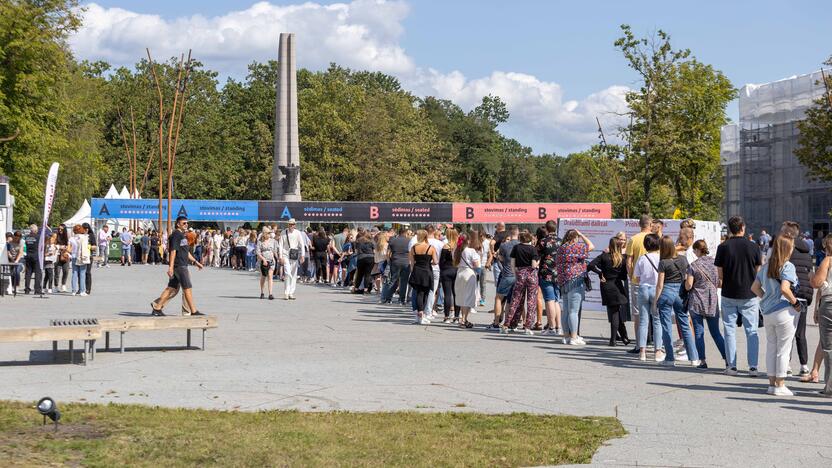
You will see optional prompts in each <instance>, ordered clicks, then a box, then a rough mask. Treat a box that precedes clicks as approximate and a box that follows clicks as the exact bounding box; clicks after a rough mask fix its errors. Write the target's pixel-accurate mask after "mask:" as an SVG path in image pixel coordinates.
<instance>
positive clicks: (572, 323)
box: [560, 276, 586, 335]
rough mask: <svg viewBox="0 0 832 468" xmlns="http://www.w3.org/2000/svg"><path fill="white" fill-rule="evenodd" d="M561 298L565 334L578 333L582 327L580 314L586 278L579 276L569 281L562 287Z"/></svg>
mask: <svg viewBox="0 0 832 468" xmlns="http://www.w3.org/2000/svg"><path fill="white" fill-rule="evenodd" d="M560 290H561V298H562V299H563V319H562V320H563V333H564V334H567V335H569V334H572V333H575V334H577V333H578V327H579V325H580V323H579V318H578V312H579V311H580V310H581V305H582V304H583V302H584V295H585V294H586V291H585V289H584V277H583V276H579V277H577V278H574V279H572V280H569V281H567V282H566V283H564V284H563V285H562V286H561V287H560Z"/></svg>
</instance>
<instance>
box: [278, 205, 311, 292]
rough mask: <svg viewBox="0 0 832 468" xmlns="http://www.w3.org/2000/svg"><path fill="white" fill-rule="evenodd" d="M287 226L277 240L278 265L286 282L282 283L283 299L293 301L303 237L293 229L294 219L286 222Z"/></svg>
mask: <svg viewBox="0 0 832 468" xmlns="http://www.w3.org/2000/svg"><path fill="white" fill-rule="evenodd" d="M288 224H289V226H288V227H287V228H286V229H285V230H284V231H283V233H282V234H281V235H280V239H279V240H278V249H277V251H278V253H279V259H280V264H281V265H283V271H284V274H285V276H286V280H285V282H284V283H283V297H284V299H286V300H287V301H290V300H291V301H293V300H295V288H296V287H297V284H298V266H299V265H300V264H302V263H303V255H304V251H305V245H304V241H303V235H302V234H301V233H300V231H298V230H297V229H295V226H296V225H297V223H296V222H295V218H292V219H290V220H289V222H288Z"/></svg>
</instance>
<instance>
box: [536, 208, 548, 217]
mask: <svg viewBox="0 0 832 468" xmlns="http://www.w3.org/2000/svg"><path fill="white" fill-rule="evenodd" d="M537 219H546V207H545V206H541V207H538V208H537Z"/></svg>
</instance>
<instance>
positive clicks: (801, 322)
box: [794, 303, 809, 366]
mask: <svg viewBox="0 0 832 468" xmlns="http://www.w3.org/2000/svg"><path fill="white" fill-rule="evenodd" d="M804 304H805V303H804ZM794 341H795V343H796V344H797V358H798V360H800V365H801V366H805V365H806V364H808V363H809V351H808V349H807V348H808V346H807V345H806V312H803V313H802V314H800V318H798V319H797V329H796V330H795V332H794Z"/></svg>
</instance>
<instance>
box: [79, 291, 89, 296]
mask: <svg viewBox="0 0 832 468" xmlns="http://www.w3.org/2000/svg"><path fill="white" fill-rule="evenodd" d="M86 295H87V293H85V292H82V293H81V294H79V296H81V297H84V296H86Z"/></svg>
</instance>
